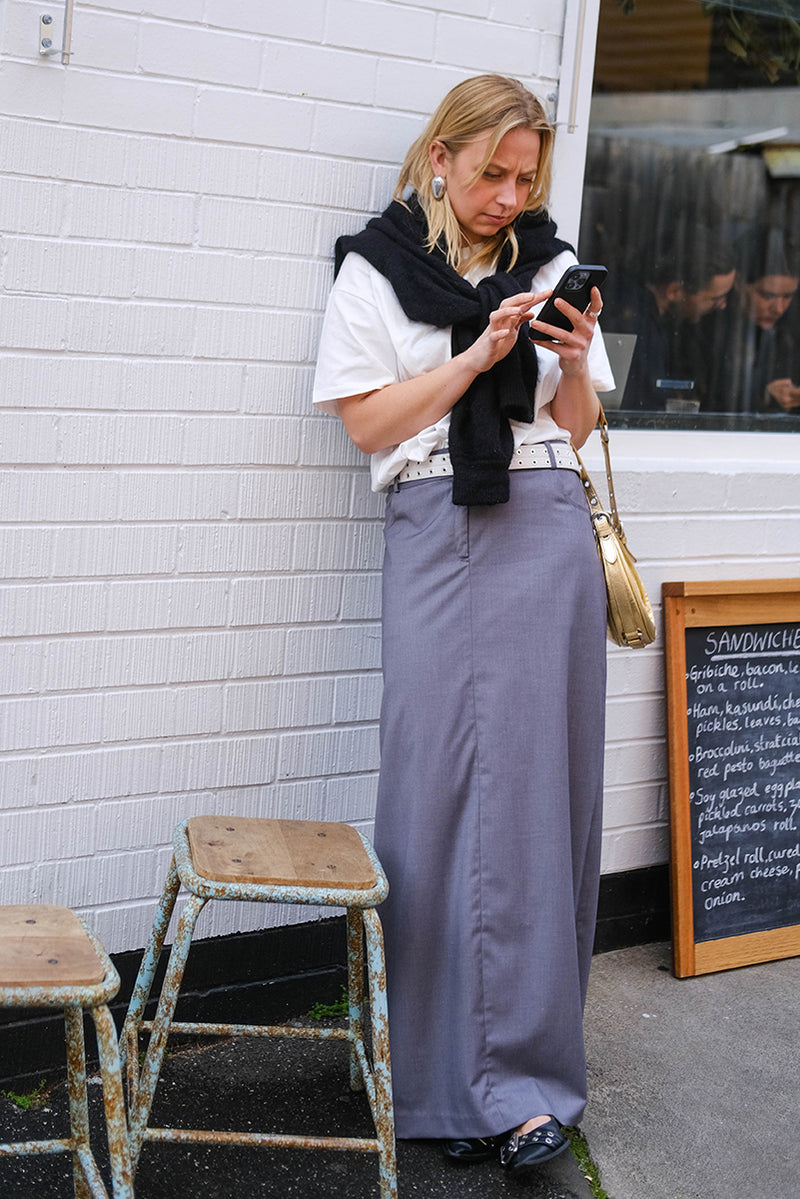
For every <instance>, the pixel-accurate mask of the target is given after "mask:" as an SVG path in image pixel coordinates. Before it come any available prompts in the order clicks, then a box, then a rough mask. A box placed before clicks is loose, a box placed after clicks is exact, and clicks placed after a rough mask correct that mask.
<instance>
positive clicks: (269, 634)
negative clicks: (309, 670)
mask: <svg viewBox="0 0 800 1199" xmlns="http://www.w3.org/2000/svg"><path fill="white" fill-rule="evenodd" d="M233 644H234V653H233V666H232V667H231V678H233V679H251V678H263V677H266V676H268V675H276V674H280V673H281V671H282V670H283V668H284V661H285V651H286V632H285V630H284V629H252V630H246V631H242V632H238V633H236V634H235V636H234V643H233ZM293 673H295V674H297V673H298V672H297V671H294V672H293Z"/></svg>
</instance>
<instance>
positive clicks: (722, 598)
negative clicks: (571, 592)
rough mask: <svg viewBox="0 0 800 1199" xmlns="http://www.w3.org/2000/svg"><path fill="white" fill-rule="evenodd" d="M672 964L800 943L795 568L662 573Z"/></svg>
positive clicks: (784, 949) (710, 966) (721, 966)
mask: <svg viewBox="0 0 800 1199" xmlns="http://www.w3.org/2000/svg"><path fill="white" fill-rule="evenodd" d="M662 595H663V599H664V618H665V645H666V683H667V726H668V743H669V787H670V817H671V821H670V841H671V878H672V923H673V956H674V969H675V974H676V975H677V976H678V978H687V977H690V976H692V975H696V974H708V973H711V972H712V971H717V970H728V969H732V968H733V967H736V966H745V965H749V964H751V963H754V962H766V961H773V960H775V959H777V958H785V957H792V956H795V955H797V954H800V579H763V580H761V579H759V580H755V579H750V580H744V581H739V582H731V581H727V580H726V581H713V582H704V583H701V582H697V583H690V582H683V583H664V584H663V585H662Z"/></svg>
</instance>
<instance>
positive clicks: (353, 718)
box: [333, 674, 383, 724]
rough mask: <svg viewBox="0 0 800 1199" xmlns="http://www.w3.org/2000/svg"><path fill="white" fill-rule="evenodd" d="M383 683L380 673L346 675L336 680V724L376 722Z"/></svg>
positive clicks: (334, 708)
mask: <svg viewBox="0 0 800 1199" xmlns="http://www.w3.org/2000/svg"><path fill="white" fill-rule="evenodd" d="M382 691H383V684H382V681H381V677H380V675H378V674H355V675H344V676H343V677H341V678H338V679H337V680H336V696H335V700H334V707H333V719H334V722H335V723H336V724H356V723H358V722H359V721H364V720H367V721H372V722H376V721H377V719H378V717H379V715H380V706H381V694H382Z"/></svg>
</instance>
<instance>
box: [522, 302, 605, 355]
mask: <svg viewBox="0 0 800 1199" xmlns="http://www.w3.org/2000/svg"><path fill="white" fill-rule="evenodd" d="M551 294H552V293H551V292H549V291H548V292H543V293H542V294H541V295H540V296H537V298H536V302H537V303H538V301H539V300H540V299H545V298H546V297H547V296H549V295H551ZM591 296H592V298H591V302H590V304H589V307H588V309H587V310H586V312H581V311H580V310H579V309H578V308H573V306H572V305H571V304H569V303H567V301H566V300H561V299H557V300H556V301H555V304H556V308H558V310H559V312H563V313H564V315H565V316H566V317H567V318H568V320H570V321H572V329H571V330H567V329H559V328H558V327H557V326H556V325H547V324H545V323H544V322H543V321H538V320H536V319H535V318H533V319H532V320H530V322H529V324H530V329H531V340H532V341H534V342H536V344H537V346H541V347H542V349H544V350H551V351H552V352H553V353H554V354H557V355H558V357H559V360H560V366H561V373H562V375H567V376H569V375H580V374H583V372H584V371H585V370H586V368H587V360H588V355H589V346H590V345H591V344H592V338H593V336H594V330H595V326H596V324H597V318H598V317H599V316H600V313H601V312H602V311H603V299H602V296H601V295H600V292H599V291H598V289H597V288H596V287H593V288H592V292H591ZM538 329H541V331H542V332H543V333H549V334H550V335H551V336H552V337H556V338H558V340H557V341H538V340H537V337H536V332H537V330H538Z"/></svg>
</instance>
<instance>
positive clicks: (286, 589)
mask: <svg viewBox="0 0 800 1199" xmlns="http://www.w3.org/2000/svg"><path fill="white" fill-rule="evenodd" d="M231 592H233V594H231V604H230V623H231V625H234V626H235V625H303V623H315V622H317V621H326V620H335V619H336V616H337V614H338V610H339V604H341V594H342V579H341V577H338V576H336V574H330V576H325V574H323V576H315V577H313V578H311V577H303V576H288V577H285V576H284V577H277V578H276V577H270V578H265V579H241V580H240V582H236V583H234V585H233V589H231Z"/></svg>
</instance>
